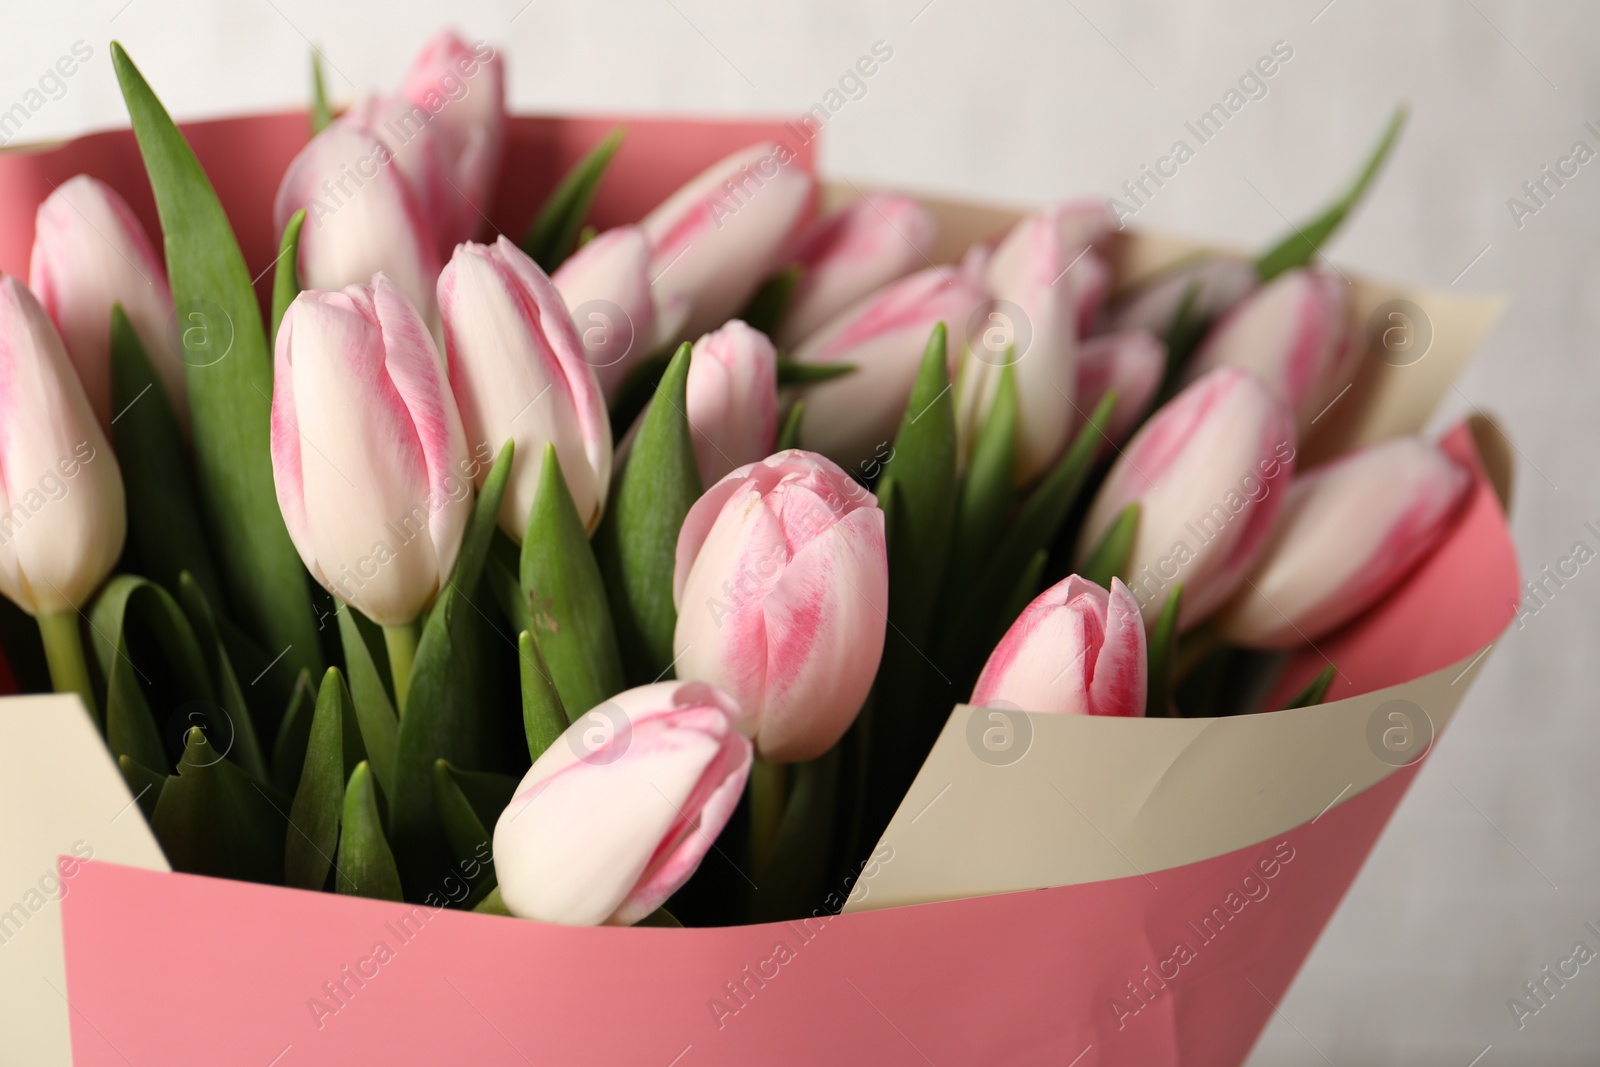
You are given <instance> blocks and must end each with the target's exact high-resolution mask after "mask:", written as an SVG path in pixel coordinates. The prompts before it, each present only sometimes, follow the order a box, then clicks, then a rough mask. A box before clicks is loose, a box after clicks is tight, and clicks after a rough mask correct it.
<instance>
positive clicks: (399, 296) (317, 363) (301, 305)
mask: <svg viewBox="0 0 1600 1067" xmlns="http://www.w3.org/2000/svg"><path fill="white" fill-rule="evenodd" d="M275 357H276V360H275V367H274V375H273V377H274V382H273V390H272V473H273V483H274V485H275V486H276V488H277V493H278V507H279V508H280V509H281V510H282V512H283V519H284V523H285V524H286V525H287V526H288V528H289V536H290V538H291V539H292V540H293V541H294V546H295V548H297V549H298V550H299V552H300V558H301V559H302V560H303V561H304V562H305V565H306V569H307V570H309V571H310V572H311V574H312V576H313V577H314V578H316V580H317V581H318V582H319V583H320V584H321V585H323V586H324V587H325V588H327V590H328V591H329V592H331V593H332V594H333V595H334V596H336V597H338V598H339V599H340V600H342V601H344V602H345V603H347V604H349V605H351V606H352V607H355V608H358V609H360V610H361V612H362V614H364V615H366V616H367V617H368V618H370V619H371V620H372V621H373V622H376V623H379V624H380V625H383V626H400V625H403V624H406V623H409V622H411V621H412V620H414V619H416V618H417V617H418V616H419V615H420V614H421V613H422V611H423V609H424V608H426V607H427V606H428V604H429V603H430V602H431V601H432V600H433V598H434V596H435V594H437V593H438V591H439V589H440V587H441V586H442V585H443V583H444V581H445V579H447V578H448V577H449V575H450V571H451V568H452V567H454V566H455V560H456V553H457V551H458V550H459V548H460V547H461V536H462V533H463V531H464V530H465V529H466V523H467V516H468V514H469V513H470V512H471V510H472V492H471V487H470V486H471V477H472V466H471V464H470V462H469V459H468V456H467V445H466V438H465V436H464V435H463V434H462V432H461V420H460V417H459V416H458V415H457V414H456V408H455V404H454V402H453V401H452V400H451V398H450V387H449V383H448V382H447V381H446V380H445V369H444V361H443V360H442V359H440V357H439V351H438V349H437V348H436V347H435V346H434V343H433V338H432V336H431V335H430V334H429V333H428V328H427V325H426V324H425V323H424V322H423V321H422V317H421V315H419V314H418V313H417V310H416V308H414V307H412V306H411V303H410V301H408V300H407V299H406V298H405V295H404V294H403V293H401V291H400V289H399V287H398V286H396V285H395V284H394V283H393V282H391V281H390V280H389V279H388V278H387V277H386V276H384V275H382V274H380V275H378V276H377V277H376V278H374V279H373V282H372V284H371V285H370V286H366V285H352V286H350V287H349V288H347V289H345V290H343V291H342V292H337V293H323V292H317V291H314V290H307V291H306V292H303V293H301V294H300V295H299V296H298V297H296V298H295V300H294V302H293V303H292V304H290V305H289V310H288V311H287V312H286V313H285V314H284V316H283V323H282V325H281V326H280V327H279V328H278V341H277V350H276V353H275Z"/></svg>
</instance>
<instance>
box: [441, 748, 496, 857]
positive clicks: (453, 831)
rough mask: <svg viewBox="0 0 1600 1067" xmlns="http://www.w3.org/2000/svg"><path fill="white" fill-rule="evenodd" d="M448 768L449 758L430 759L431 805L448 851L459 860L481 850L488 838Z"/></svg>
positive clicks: (481, 821) (482, 825)
mask: <svg viewBox="0 0 1600 1067" xmlns="http://www.w3.org/2000/svg"><path fill="white" fill-rule="evenodd" d="M451 770H452V768H451V766H450V761H449V760H444V759H441V760H435V761H434V763H433V804H434V807H435V808H436V809H437V810H438V812H439V823H440V825H442V826H443V827H444V836H445V839H446V840H447V841H449V842H450V851H451V852H453V853H454V854H455V857H456V859H457V860H463V859H467V858H469V857H471V856H474V855H476V854H477V853H479V852H481V851H482V849H483V845H484V842H486V841H488V840H489V839H490V838H489V831H488V830H486V829H484V824H483V820H482V819H481V818H479V817H478V813H477V812H476V811H474V810H473V807H472V804H471V803H470V802H469V801H468V800H467V798H466V795H465V794H464V793H462V792H461V787H460V786H458V785H457V784H456V780H455V778H453V777H452V776H451V773H450V772H451ZM497 815H498V813H497Z"/></svg>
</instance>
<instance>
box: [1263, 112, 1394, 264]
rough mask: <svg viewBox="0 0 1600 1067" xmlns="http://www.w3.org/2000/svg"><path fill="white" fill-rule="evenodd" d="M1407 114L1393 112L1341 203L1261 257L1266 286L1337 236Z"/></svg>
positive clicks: (1324, 210)
mask: <svg viewBox="0 0 1600 1067" xmlns="http://www.w3.org/2000/svg"><path fill="white" fill-rule="evenodd" d="M1408 113H1409V112H1408V110H1407V108H1406V106H1405V105H1404V104H1401V105H1400V106H1399V107H1396V108H1395V109H1394V114H1393V115H1392V116H1391V117H1390V119H1389V125H1388V126H1386V127H1385V128H1384V131H1383V135H1382V136H1381V137H1379V138H1378V143H1377V144H1376V145H1375V146H1374V147H1373V149H1372V153H1371V154H1370V155H1369V156H1368V157H1367V161H1366V163H1365V164H1364V165H1363V166H1362V168H1361V170H1360V171H1359V172H1358V173H1357V174H1356V176H1355V179H1354V180H1353V181H1352V182H1351V183H1350V186H1349V188H1347V189H1346V190H1345V191H1344V192H1343V193H1342V194H1341V195H1340V196H1339V198H1338V199H1336V200H1335V201H1334V202H1333V203H1332V204H1329V205H1328V206H1327V207H1326V208H1324V209H1323V211H1322V213H1321V214H1319V215H1317V216H1316V217H1315V218H1313V219H1311V220H1309V221H1308V222H1306V223H1305V224H1304V225H1302V226H1296V227H1293V229H1294V232H1293V233H1290V234H1286V235H1285V236H1284V238H1283V239H1282V240H1281V241H1279V242H1278V243H1277V244H1275V245H1273V246H1272V247H1271V248H1269V249H1267V250H1266V251H1265V252H1263V253H1261V256H1260V258H1258V259H1257V260H1256V275H1257V277H1259V278H1260V279H1261V280H1262V281H1264V282H1265V281H1271V280H1272V279H1273V278H1276V277H1277V276H1278V275H1280V274H1282V273H1283V272H1284V271H1286V270H1293V269H1295V268H1296V267H1303V266H1305V265H1306V264H1307V263H1309V262H1311V259H1312V257H1314V256H1315V255H1316V254H1317V252H1318V251H1319V250H1320V249H1321V248H1322V246H1323V245H1324V244H1326V243H1327V241H1328V239H1329V238H1330V237H1332V236H1333V235H1334V233H1335V232H1336V231H1337V230H1338V229H1339V227H1340V226H1341V225H1342V224H1343V223H1344V220H1345V217H1346V216H1347V215H1349V214H1350V212H1351V211H1352V210H1353V209H1354V208H1355V206H1356V205H1357V204H1358V203H1360V202H1361V198H1362V197H1363V196H1365V195H1366V192H1367V189H1368V188H1369V187H1370V186H1371V185H1372V180H1373V179H1374V178H1375V177H1377V175H1378V171H1379V170H1380V169H1381V168H1382V167H1383V161H1384V160H1385V159H1387V158H1388V156H1389V150H1390V149H1391V148H1393V147H1394V142H1395V139H1396V138H1398V137H1399V136H1400V130H1401V127H1403V126H1405V124H1406V116H1407V114H1408Z"/></svg>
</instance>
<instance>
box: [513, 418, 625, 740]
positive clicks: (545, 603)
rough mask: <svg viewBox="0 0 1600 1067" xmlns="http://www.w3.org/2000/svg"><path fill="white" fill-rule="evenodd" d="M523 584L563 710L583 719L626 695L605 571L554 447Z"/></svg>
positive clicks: (534, 513)
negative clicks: (574, 713) (567, 710)
mask: <svg viewBox="0 0 1600 1067" xmlns="http://www.w3.org/2000/svg"><path fill="white" fill-rule="evenodd" d="M521 580H522V589H523V591H524V594H525V597H526V600H527V602H528V605H529V617H530V618H529V621H530V622H531V624H532V625H531V626H530V627H529V630H530V632H531V633H532V634H533V636H534V640H536V641H538V643H539V652H540V653H541V654H542V655H543V657H544V661H545V663H546V664H548V665H549V669H550V677H552V678H553V679H555V685H556V691H557V692H559V693H560V694H561V702H562V704H563V705H565V706H566V707H568V708H572V709H575V710H576V711H577V712H578V713H579V714H582V713H583V712H585V711H588V710H589V709H590V708H592V707H594V706H596V705H597V704H600V703H602V702H604V701H606V700H609V699H610V698H611V697H613V696H616V695H617V694H618V693H620V692H622V691H623V690H624V689H626V688H627V683H626V682H625V681H624V679H623V674H622V653H621V652H619V651H618V650H617V634H616V630H615V629H614V628H613V626H612V624H611V608H610V606H609V604H608V603H607V601H606V587H605V582H604V581H603V580H602V579H601V577H600V565H599V564H598V563H596V562H595V558H594V551H593V549H591V548H590V547H589V535H588V533H587V532H585V530H584V525H583V519H582V518H581V517H580V516H579V515H578V509H577V506H576V505H575V504H573V502H572V494H571V493H570V492H568V490H567V479H566V477H565V476H564V475H563V474H562V473H561V463H560V462H559V461H558V460H557V459H556V447H555V445H553V444H546V445H545V449H544V467H543V468H542V470H541V472H540V475H539V488H538V490H537V492H536V493H535V494H534V498H533V506H532V507H531V508H530V509H529V511H528V528H527V532H526V533H525V534H524V535H523V538H522V566H521Z"/></svg>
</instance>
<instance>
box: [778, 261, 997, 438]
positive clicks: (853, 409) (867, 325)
mask: <svg viewBox="0 0 1600 1067" xmlns="http://www.w3.org/2000/svg"><path fill="white" fill-rule="evenodd" d="M983 303H984V295H983V291H982V290H981V289H979V288H978V286H977V285H975V284H974V283H973V282H972V281H971V280H970V279H969V278H968V277H967V276H966V274H965V273H964V272H958V271H956V270H954V269H952V268H941V267H929V268H927V269H926V270H921V271H918V272H917V273H915V274H913V275H910V276H909V277H906V278H902V279H900V280H899V281H897V282H894V283H893V284H891V285H889V286H887V287H886V288H883V289H880V290H878V292H876V293H874V294H873V295H872V296H869V297H867V298H866V299H865V300H863V301H860V302H859V303H857V304H856V305H855V306H854V307H852V308H850V309H849V310H848V311H846V312H845V313H844V314H843V315H840V316H839V317H838V318H836V319H834V320H833V321H832V322H831V323H829V324H828V325H827V326H824V327H823V328H822V329H821V330H820V331H818V332H817V333H816V334H813V335H812V336H811V337H810V338H809V339H808V340H807V341H806V342H805V344H803V345H801V346H800V347H799V348H798V349H797V350H796V351H795V352H794V354H793V357H792V358H793V359H794V360H795V362H797V363H818V364H826V363H846V364H850V365H852V366H854V367H855V368H856V369H855V371H854V372H853V373H851V374H847V375H844V376H843V377H841V378H836V379H834V380H832V381H827V382H822V383H820V384H817V385H813V386H811V387H809V388H808V389H807V390H806V393H805V401H806V407H805V413H804V415H803V417H802V419H801V424H800V440H801V442H802V443H803V444H804V445H805V447H806V448H808V449H812V450H815V451H817V452H821V453H822V454H824V455H826V456H828V457H829V458H831V459H833V460H834V461H835V462H838V463H842V464H844V465H845V466H847V467H855V466H857V465H858V464H861V463H865V462H867V461H868V460H870V459H871V457H872V456H873V454H874V451H875V450H876V449H877V448H878V447H879V446H880V445H883V444H887V442H888V441H889V440H891V439H892V438H893V437H894V434H895V430H896V429H897V428H898V427H899V425H900V419H901V417H902V416H903V415H904V414H905V409H906V402H907V401H908V400H909V399H910V397H911V387H912V386H913V385H914V384H915V383H916V380H917V368H918V367H919V366H921V363H922V353H923V350H924V349H925V348H926V347H927V345H928V336H929V335H930V334H931V333H932V332H933V328H934V327H935V326H936V325H938V324H939V323H941V322H943V323H944V324H945V325H946V326H947V327H948V328H949V331H950V338H951V340H950V345H949V350H948V353H947V355H948V358H949V361H950V370H951V373H952V374H954V372H955V368H956V366H957V364H958V361H959V359H960V356H961V344H962V342H961V339H960V338H961V335H962V333H963V331H964V329H965V327H966V323H967V320H968V319H969V318H970V317H971V315H972V312H973V311H975V310H977V308H978V307H979V306H981V305H982V304H983Z"/></svg>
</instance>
